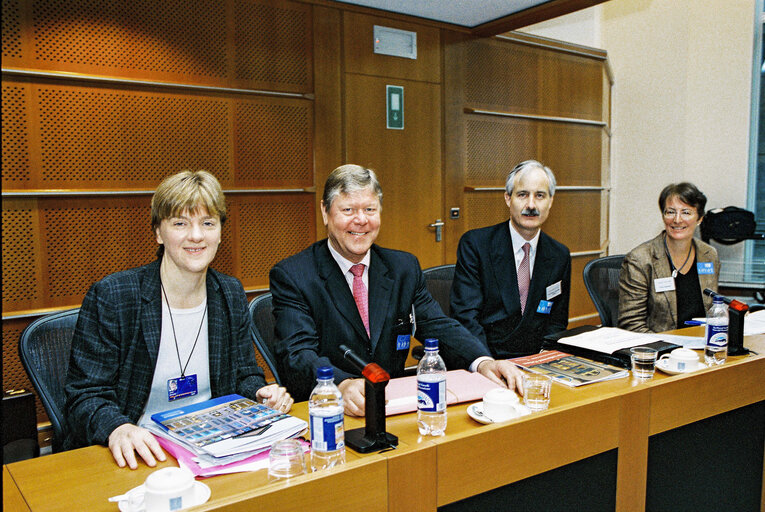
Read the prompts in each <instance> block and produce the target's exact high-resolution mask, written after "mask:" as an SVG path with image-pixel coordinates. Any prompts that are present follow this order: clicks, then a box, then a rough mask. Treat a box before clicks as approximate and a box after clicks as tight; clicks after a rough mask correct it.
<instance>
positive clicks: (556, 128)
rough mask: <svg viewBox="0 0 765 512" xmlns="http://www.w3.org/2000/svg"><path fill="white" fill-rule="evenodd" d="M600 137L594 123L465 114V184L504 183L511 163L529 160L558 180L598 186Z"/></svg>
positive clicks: (601, 135) (497, 184)
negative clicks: (540, 163) (551, 171)
mask: <svg viewBox="0 0 765 512" xmlns="http://www.w3.org/2000/svg"><path fill="white" fill-rule="evenodd" d="M601 137H605V132H604V131H603V129H602V128H600V127H599V126H588V125H578V124H573V123H557V122H550V121H536V120H526V119H507V118H497V117H490V116H479V115H466V116H465V141H466V148H467V149H466V154H465V184H466V185H468V186H489V185H493V186H504V183H505V178H506V177H507V173H508V172H510V170H511V169H512V168H513V167H514V166H515V165H516V164H518V163H519V162H522V161H524V160H528V159H529V158H533V159H536V160H539V161H541V162H543V163H544V164H545V165H547V166H549V167H550V168H551V169H552V170H553V172H554V173H555V177H556V180H557V181H558V183H560V184H565V185H579V186H585V185H587V186H599V185H600V175H601V172H600V168H601V165H602V162H601V146H602V144H601ZM584 148H586V150H585V149H584Z"/></svg>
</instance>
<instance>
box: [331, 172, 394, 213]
mask: <svg viewBox="0 0 765 512" xmlns="http://www.w3.org/2000/svg"><path fill="white" fill-rule="evenodd" d="M360 190H371V191H372V192H373V193H374V194H376V195H377V199H378V200H379V201H380V209H381V210H382V198H383V193H382V187H381V186H380V182H379V181H377V175H376V174H375V172H374V171H373V170H372V169H367V168H366V167H362V166H360V165H355V164H345V165H341V166H340V167H338V168H336V169H335V170H334V171H332V172H331V173H330V174H329V176H327V181H326V182H325V183H324V195H323V196H322V201H323V203H324V211H326V212H328V213H329V207H330V206H332V201H334V200H335V198H336V197H337V196H338V195H339V194H352V193H353V192H358V191H360Z"/></svg>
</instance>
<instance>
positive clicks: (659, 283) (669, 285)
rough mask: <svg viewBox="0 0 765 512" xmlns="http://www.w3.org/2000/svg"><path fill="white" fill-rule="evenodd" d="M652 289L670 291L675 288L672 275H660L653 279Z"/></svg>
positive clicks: (657, 291)
mask: <svg viewBox="0 0 765 512" xmlns="http://www.w3.org/2000/svg"><path fill="white" fill-rule="evenodd" d="M653 289H654V291H655V292H656V293H659V292H671V291H673V290H674V289H675V280H674V278H672V277H660V278H658V279H654V280H653Z"/></svg>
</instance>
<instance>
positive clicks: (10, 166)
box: [2, 4, 30, 186]
mask: <svg viewBox="0 0 765 512" xmlns="http://www.w3.org/2000/svg"><path fill="white" fill-rule="evenodd" d="M3 6H5V4H3ZM3 23H5V21H3ZM28 107H29V87H28V86H24V85H22V84H14V85H10V84H3V137H2V139H3V143H2V144H3V145H2V149H3V156H2V161H3V170H2V177H3V178H2V179H3V185H4V186H24V185H25V184H27V183H28V182H29V179H30V161H29V113H28Z"/></svg>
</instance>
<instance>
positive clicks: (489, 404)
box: [483, 388, 521, 421]
mask: <svg viewBox="0 0 765 512" xmlns="http://www.w3.org/2000/svg"><path fill="white" fill-rule="evenodd" d="M520 407H521V404H520V400H519V399H518V395H516V394H515V391H513V390H511V389H504V388H495V389H491V390H489V391H488V392H486V394H485V395H483V415H484V416H486V417H487V418H489V419H490V420H492V421H507V420H510V419H512V418H515V417H517V416H520V413H521V410H520Z"/></svg>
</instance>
